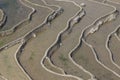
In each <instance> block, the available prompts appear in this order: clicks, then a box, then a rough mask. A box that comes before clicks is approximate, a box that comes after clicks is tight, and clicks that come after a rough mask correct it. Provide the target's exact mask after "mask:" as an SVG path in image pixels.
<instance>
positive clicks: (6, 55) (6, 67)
mask: <svg viewBox="0 0 120 80" xmlns="http://www.w3.org/2000/svg"><path fill="white" fill-rule="evenodd" d="M19 46H20V44H16V45H14V46H12V47H10V48H8V49H6V50H3V51H1V52H0V67H1V68H0V74H1V75H2V76H4V77H5V78H7V79H8V80H29V79H28V78H27V76H26V75H25V74H24V73H23V72H22V71H21V69H20V68H19V66H18V65H17V63H16V61H15V57H14V56H15V53H16V51H17V49H18V48H19ZM0 80H1V79H0Z"/></svg>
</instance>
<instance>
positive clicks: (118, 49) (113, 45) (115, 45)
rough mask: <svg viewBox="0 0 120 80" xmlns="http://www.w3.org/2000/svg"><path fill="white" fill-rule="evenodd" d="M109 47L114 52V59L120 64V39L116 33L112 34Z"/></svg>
mask: <svg viewBox="0 0 120 80" xmlns="http://www.w3.org/2000/svg"><path fill="white" fill-rule="evenodd" d="M109 47H110V50H111V51H112V54H113V59H114V61H115V63H117V64H118V65H120V56H119V55H120V54H119V53H120V41H119V40H118V39H117V37H116V36H115V35H112V36H111V39H110V42H109Z"/></svg>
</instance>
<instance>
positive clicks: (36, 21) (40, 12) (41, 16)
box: [0, 0, 51, 47]
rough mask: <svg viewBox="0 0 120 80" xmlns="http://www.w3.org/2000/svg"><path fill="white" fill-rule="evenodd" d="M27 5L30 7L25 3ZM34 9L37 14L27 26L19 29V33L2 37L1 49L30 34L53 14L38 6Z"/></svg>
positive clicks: (0, 41)
mask: <svg viewBox="0 0 120 80" xmlns="http://www.w3.org/2000/svg"><path fill="white" fill-rule="evenodd" d="M23 1H24V0H23ZM24 2H25V1H24ZM25 3H26V4H27V5H30V4H28V3H27V2H25ZM30 6H33V5H30ZM33 7H34V8H35V9H36V11H37V12H36V13H35V14H34V15H33V16H32V20H31V21H30V22H28V23H27V24H24V25H21V26H20V27H19V28H18V29H17V31H16V32H14V33H13V34H11V35H9V36H5V37H0V43H3V44H1V45H0V47H1V46H3V45H5V44H7V43H9V42H11V41H13V40H15V39H17V38H19V37H22V36H23V35H25V34H26V33H27V32H29V31H30V30H31V29H33V28H35V27H37V26H39V25H40V24H41V23H42V22H43V21H44V20H45V17H46V16H47V15H48V13H50V12H51V11H50V10H48V9H46V8H43V7H36V6H33Z"/></svg>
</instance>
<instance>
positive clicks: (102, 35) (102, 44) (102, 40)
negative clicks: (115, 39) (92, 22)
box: [85, 2, 120, 74]
mask: <svg viewBox="0 0 120 80" xmlns="http://www.w3.org/2000/svg"><path fill="white" fill-rule="evenodd" d="M107 3H108V4H112V5H114V6H115V7H116V8H117V10H118V11H120V8H119V6H120V5H117V4H114V3H110V2H107ZM119 21H120V15H118V16H117V18H116V20H114V21H112V22H109V23H106V24H103V25H102V26H101V27H100V28H99V30H98V31H96V32H95V33H93V34H90V35H89V36H87V37H86V38H85V39H86V42H87V43H89V44H91V45H92V46H93V48H94V49H95V51H96V54H97V55H98V57H99V60H100V61H101V62H102V63H103V64H104V65H105V66H107V67H109V68H110V69H112V70H113V71H115V72H117V73H118V74H120V70H119V68H117V67H116V66H115V65H114V64H113V63H112V62H111V59H110V53H109V52H108V50H107V48H106V40H107V36H108V35H109V34H110V33H111V32H112V31H114V30H115V29H116V28H117V27H118V26H119Z"/></svg>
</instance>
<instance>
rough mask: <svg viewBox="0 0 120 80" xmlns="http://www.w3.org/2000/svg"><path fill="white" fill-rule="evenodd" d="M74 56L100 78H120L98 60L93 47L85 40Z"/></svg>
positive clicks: (102, 79) (101, 79) (107, 79)
mask: <svg viewBox="0 0 120 80" xmlns="http://www.w3.org/2000/svg"><path fill="white" fill-rule="evenodd" d="M72 58H73V59H74V60H75V62H77V63H78V64H79V65H82V66H83V67H84V68H85V69H86V70H88V71H90V72H91V73H92V74H94V75H95V77H96V79H98V80H119V78H118V77H117V76H116V75H114V74H113V73H111V72H110V71H109V70H107V69H105V68H104V67H103V66H102V65H100V64H99V63H98V62H97V61H96V59H95V55H94V54H93V52H92V50H91V48H90V47H89V46H88V45H87V44H86V43H85V42H84V41H82V42H81V45H80V47H79V48H78V49H77V50H76V51H75V52H74V53H73V55H72Z"/></svg>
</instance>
